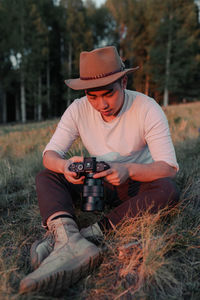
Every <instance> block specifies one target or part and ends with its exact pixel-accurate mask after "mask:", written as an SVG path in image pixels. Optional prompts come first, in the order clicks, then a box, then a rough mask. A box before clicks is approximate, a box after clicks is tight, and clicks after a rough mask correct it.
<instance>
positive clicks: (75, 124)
mask: <svg viewBox="0 0 200 300" xmlns="http://www.w3.org/2000/svg"><path fill="white" fill-rule="evenodd" d="M79 136H80V138H81V140H82V142H83V144H84V146H85V148H86V149H87V150H88V152H89V153H90V155H91V156H94V157H96V158H97V160H103V161H106V162H119V163H141V164H147V163H151V162H153V161H164V162H166V163H168V164H169V165H170V166H172V167H175V168H176V169H177V170H178V164H177V160H176V154H175V150H174V146H173V144H172V140H171V135H170V131H169V126H168V121H167V119H166V116H165V114H164V112H163V110H162V108H161V107H160V106H159V105H158V104H157V103H156V101H155V100H154V99H152V98H150V97H148V96H146V95H144V94H142V93H139V92H135V91H130V90H125V98H124V103H123V106H122V108H121V110H120V112H119V113H118V115H117V116H116V118H115V119H113V120H112V121H110V122H105V121H104V120H103V118H102V116H101V114H100V112H98V111H97V110H95V109H94V108H93V107H92V105H91V104H90V103H89V101H88V100H87V97H86V96H84V97H82V98H80V99H76V100H74V102H73V103H72V104H71V105H70V106H69V107H68V108H67V109H66V111H65V112H64V114H63V116H62V118H61V120H60V122H59V123H58V126H57V128H56V131H55V133H54V134H53V136H52V138H51V140H50V142H49V143H48V144H47V146H46V148H45V150H44V152H45V151H47V150H54V151H56V152H57V153H59V154H60V155H61V156H63V155H64V154H65V153H66V152H67V151H68V150H69V148H70V146H71V145H72V143H73V141H74V140H75V139H77V137H79Z"/></svg>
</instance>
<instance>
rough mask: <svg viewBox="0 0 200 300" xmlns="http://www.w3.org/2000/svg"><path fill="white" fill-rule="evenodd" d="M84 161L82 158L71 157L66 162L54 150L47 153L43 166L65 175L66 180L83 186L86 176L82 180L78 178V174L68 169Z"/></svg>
mask: <svg viewBox="0 0 200 300" xmlns="http://www.w3.org/2000/svg"><path fill="white" fill-rule="evenodd" d="M82 161H83V157H82V156H73V157H70V159H67V160H66V159H64V158H63V157H61V156H60V155H59V154H58V153H57V152H55V151H52V150H48V151H46V152H45V154H44V156H43V164H44V166H45V168H47V169H49V170H51V171H54V172H57V173H61V174H63V175H64V176H65V178H66V179H67V180H68V181H69V182H71V183H73V184H83V181H84V178H85V176H81V177H80V178H78V177H77V174H76V173H75V172H71V171H69V169H68V168H69V166H70V165H71V164H72V163H74V162H82Z"/></svg>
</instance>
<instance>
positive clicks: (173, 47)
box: [0, 0, 200, 123]
mask: <svg viewBox="0 0 200 300" xmlns="http://www.w3.org/2000/svg"><path fill="white" fill-rule="evenodd" d="M197 2H198V1H194V0H176V1H174V0H165V1H162V0H140V1H138V0H107V1H105V4H104V5H101V6H96V5H95V2H93V1H91V0H86V1H82V0H60V1H55V0H54V1H53V0H42V1H41V0H0V32H1V39H0V60H1V64H0V122H1V123H7V122H19V121H20V122H23V123H25V122H26V121H29V120H36V121H41V120H44V119H49V118H54V117H58V116H60V115H61V114H62V113H63V112H64V110H65V109H66V107H67V106H68V105H69V104H70V103H71V102H72V101H73V99H74V98H76V97H79V96H81V94H80V92H74V91H72V90H70V89H68V88H67V86H66V85H65V84H64V79H67V78H76V77H79V54H80V52H81V51H83V50H86V51H87V50H88V51H90V50H92V49H94V48H97V47H100V46H104V45H111V44H112V45H115V46H116V47H117V49H118V50H119V53H120V55H121V57H122V59H123V60H124V62H125V65H126V66H127V67H130V66H131V67H132V66H133V67H135V66H137V65H139V66H140V70H139V71H137V72H136V73H134V77H133V78H132V77H131V78H130V79H129V83H128V88H132V89H136V90H138V91H140V92H143V93H145V94H148V95H149V96H151V97H154V98H155V99H156V101H157V102H158V103H159V104H161V105H164V106H167V105H168V104H173V103H182V102H191V101H196V100H199V94H200V84H199V82H200V74H199V70H200V23H199V20H198V16H199V14H198V6H197Z"/></svg>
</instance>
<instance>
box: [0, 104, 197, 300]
mask: <svg viewBox="0 0 200 300" xmlns="http://www.w3.org/2000/svg"><path fill="white" fill-rule="evenodd" d="M199 112H200V102H198V103H191V104H183V105H174V106H170V107H167V108H166V109H165V113H166V114H167V116H168V120H169V125H170V129H171V132H172V138H173V140H174V142H175V146H176V153H177V158H178V161H179V165H180V172H179V174H178V175H177V177H176V182H177V184H178V186H179V187H180V189H181V202H180V206H179V207H176V208H174V209H172V210H170V214H168V212H167V211H166V210H162V211H160V212H158V213H157V214H154V215H152V214H150V213H148V212H146V214H144V215H143V216H142V217H135V218H125V219H124V220H123V222H122V224H121V226H118V227H117V228H116V230H115V231H114V232H113V233H112V234H110V235H108V236H106V238H105V245H106V247H104V249H105V250H104V251H105V252H104V254H105V255H104V259H103V262H102V264H101V266H100V267H99V268H98V269H97V270H96V271H95V272H94V273H93V274H91V275H89V276H88V277H86V278H85V279H83V280H81V281H80V282H79V283H78V284H77V285H76V286H75V287H72V288H70V289H69V291H68V293H67V294H65V295H63V296H62V298H60V299H63V300H65V299H70V300H71V299H73V300H78V299H81V300H82V299H87V300H93V299H95V300H107V299H108V300H112V299H120V300H122V299H124V300H125V299H145V300H148V299H150V300H152V299H155V300H157V299H159V300H160V299H163V300H165V299H167V300H169V299H177V300H179V299H193V300H197V299H199V298H200V280H199V274H200V263H199V262H200V251H199V248H200V179H199V178H200V151H199V150H200V138H199V127H200V118H199V115H200V114H199ZM57 122H58V120H52V121H46V122H41V123H32V124H31V123H30V124H26V125H14V126H9V125H7V126H1V127H0V158H1V159H0V189H1V194H0V212H1V218H0V299H2V300H4V299H5V300H7V299H9V300H10V299H13V300H27V299H30V300H33V299H46V300H51V299H55V298H51V297H49V296H48V297H47V296H45V295H42V294H41V295H34V294H30V295H26V296H22V295H19V294H18V286H19V282H20V279H22V278H23V277H24V276H25V275H26V274H28V273H29V272H30V271H31V270H30V263H29V255H30V253H29V252H30V247H31V244H32V243H33V241H35V240H36V239H38V238H40V237H41V236H43V235H44V234H45V230H44V229H43V228H42V227H41V218H40V214H39V208H38V204H37V197H36V191H35V176H36V174H37V173H38V172H39V171H40V170H41V169H42V168H43V166H42V156H41V153H42V151H43V149H44V147H45V145H46V144H47V142H48V141H49V139H50V137H51V136H52V133H53V132H54V130H55V128H56V124H57ZM73 155H82V156H86V155H88V154H87V151H86V150H85V148H84V147H83V145H82V143H81V141H80V140H79V139H78V140H77V141H76V142H75V143H74V144H73V146H72V147H71V149H70V151H69V153H68V155H67V157H69V156H73ZM106 210H109V208H108V207H106ZM77 215H78V218H79V219H80V224H81V225H85V224H87V223H88V224H89V222H90V223H91V222H94V221H96V220H97V219H98V218H99V216H98V215H94V214H92V213H89V214H86V213H83V212H81V211H80V208H79V207H77Z"/></svg>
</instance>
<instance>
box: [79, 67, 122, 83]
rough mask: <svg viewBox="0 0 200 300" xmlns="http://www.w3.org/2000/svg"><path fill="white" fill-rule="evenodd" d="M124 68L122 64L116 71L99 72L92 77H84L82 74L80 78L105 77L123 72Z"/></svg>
mask: <svg viewBox="0 0 200 300" xmlns="http://www.w3.org/2000/svg"><path fill="white" fill-rule="evenodd" d="M123 70H124V67H123V66H122V67H121V68H120V69H119V70H117V71H114V72H109V73H103V74H98V75H96V76H92V77H82V76H80V79H81V80H92V79H99V78H104V77H107V76H110V75H113V74H115V73H119V72H121V71H123Z"/></svg>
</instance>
